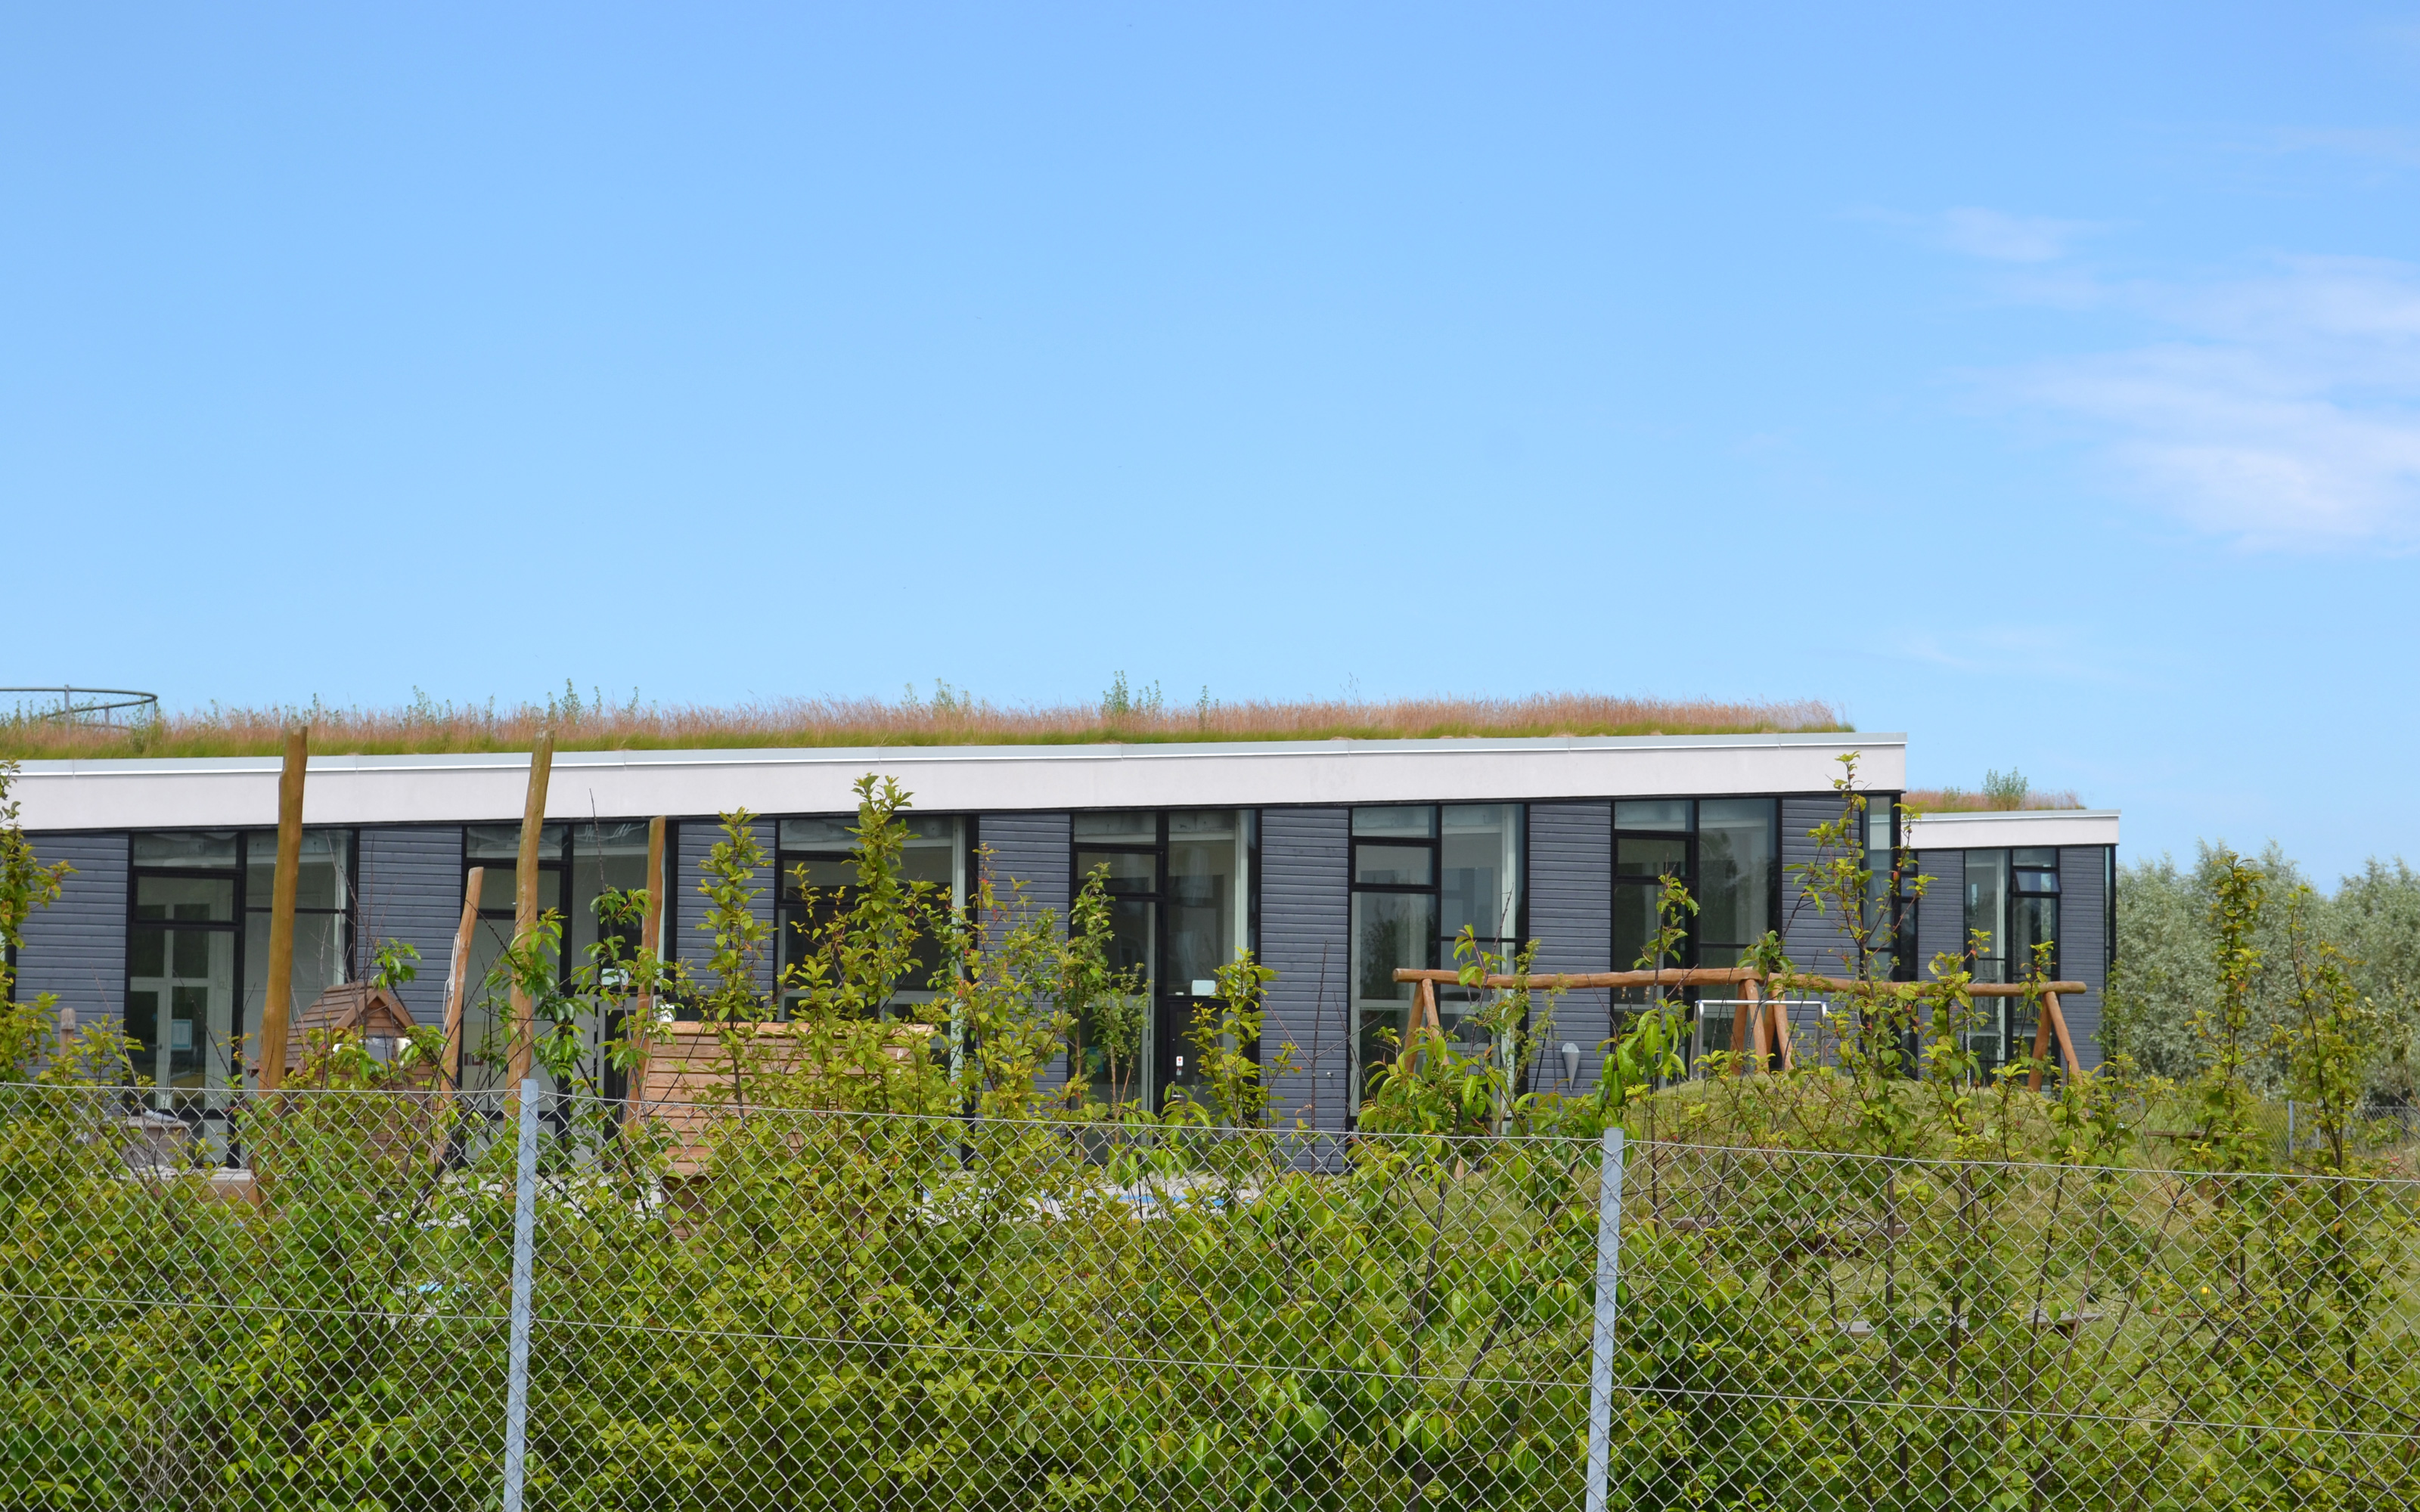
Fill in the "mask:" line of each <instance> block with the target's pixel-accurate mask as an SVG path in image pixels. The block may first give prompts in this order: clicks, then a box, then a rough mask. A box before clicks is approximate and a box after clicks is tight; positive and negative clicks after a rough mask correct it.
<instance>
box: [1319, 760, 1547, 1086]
mask: <svg viewBox="0 0 2420 1512" xmlns="http://www.w3.org/2000/svg"><path fill="white" fill-rule="evenodd" d="M1526 812H1527V810H1524V809H1523V808H1522V807H1521V806H1520V805H1519V804H1505V803H1474V804H1447V805H1444V806H1443V807H1438V806H1435V805H1430V804H1413V805H1398V806H1390V807H1387V808H1369V809H1356V810H1353V838H1352V846H1353V856H1352V868H1353V870H1352V896H1353V903H1352V923H1351V928H1352V932H1353V942H1352V955H1353V961H1352V968H1351V969H1352V980H1353V1013H1354V1044H1355V1057H1356V1059H1355V1064H1356V1067H1357V1072H1356V1079H1355V1084H1354V1085H1355V1086H1356V1087H1358V1088H1361V1089H1362V1095H1365V1096H1366V1095H1367V1090H1368V1072H1369V1068H1370V1067H1371V1066H1373V1065H1374V1064H1376V1063H1377V1062H1378V1061H1379V1060H1380V1059H1382V1058H1384V1057H1388V1056H1389V1055H1392V1054H1394V1053H1396V1050H1397V1048H1398V1047H1399V1046H1400V1045H1401V1043H1402V1037H1403V1035H1404V1031H1405V1030H1406V1029H1407V1028H1408V1027H1409V1026H1410V1023H1411V1005H1412V1001H1413V997H1414V995H1415V991H1416V989H1415V988H1414V987H1413V985H1412V984H1411V983H1409V982H1399V981H1397V980H1395V973H1396V971H1397V970H1399V969H1404V968H1413V969H1418V968H1421V967H1436V966H1440V965H1445V964H1450V960H1451V955H1452V950H1453V942H1454V940H1455V939H1456V938H1457V937H1458V936H1459V935H1460V934H1461V933H1462V931H1463V930H1464V929H1465V928H1466V927H1467V928H1468V929H1469V930H1470V931H1471V932H1472V933H1473V934H1474V935H1476V936H1477V938H1478V940H1479V943H1480V944H1481V946H1482V947H1484V948H1485V949H1488V950H1489V951H1491V952H1493V953H1495V954H1497V955H1506V956H1509V955H1511V954H1512V953H1513V952H1514V951H1516V950H1517V949H1519V948H1520V946H1519V941H1518V935H1519V933H1520V926H1521V903H1522V897H1521V883H1522V877H1521V858H1522V849H1523V847H1522V824H1523V820H1524V817H1525V815H1526ZM1475 1006H1476V1004H1475V999H1474V998H1473V997H1472V995H1467V994H1465V993H1464V992H1463V991H1462V990H1461V989H1459V988H1444V989H1441V990H1440V991H1439V992H1438V994H1437V1013H1438V1016H1439V1018H1441V1019H1443V1020H1444V1021H1445V1022H1446V1023H1447V1025H1448V1026H1449V1027H1451V1026H1454V1025H1456V1024H1458V1023H1459V1021H1461V1020H1463V1019H1465V1018H1466V1017H1468V1015H1469V1013H1470V1011H1471V1010H1472V1009H1473V1008H1474V1007H1475Z"/></svg>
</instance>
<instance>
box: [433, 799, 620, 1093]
mask: <svg viewBox="0 0 2420 1512" xmlns="http://www.w3.org/2000/svg"><path fill="white" fill-rule="evenodd" d="M520 844H521V826H520V825H469V826H468V827H466V828H465V829H464V830H463V832H462V867H463V872H464V876H465V881H466V883H467V880H468V875H469V872H470V869H471V868H473V867H477V868H480V869H481V870H482V872H483V873H484V874H483V875H482V877H481V879H480V882H479V918H478V922H477V924H476V926H475V927H474V928H473V932H472V935H471V959H470V961H469V963H468V964H467V966H466V968H465V973H466V974H465V978H464V980H465V983H466V990H465V992H464V995H463V1005H462V1066H461V1076H462V1085H463V1086H464V1087H467V1088H494V1087H501V1086H503V1085H504V1080H505V1078H506V1077H507V1076H508V1075H509V1074H510V1066H511V1057H512V994H511V990H510V987H509V986H508V985H491V984H490V983H489V973H490V972H492V971H493V970H494V969H495V966H496V964H497V962H498V961H500V960H501V959H502V958H503V956H504V949H505V947H507V946H509V945H510V944H512V939H513V923H514V918H513V915H514V906H515V900H516V898H517V896H518V890H517V884H518V879H519V873H520ZM648 880H649V879H648V876H647V825H646V822H645V821H644V820H604V821H582V822H581V823H579V824H568V825H566V824H554V825H543V826H542V827H540V829H539V830H538V843H537V911H538V912H539V913H540V914H545V913H547V912H549V911H552V912H554V913H555V914H556V915H557V916H558V917H559V918H561V919H562V921H563V935H562V954H561V956H560V958H559V959H558V960H557V961H556V963H555V976H556V982H557V984H558V985H560V986H566V987H567V986H569V985H570V984H571V982H572V980H573V973H575V972H577V971H579V970H580V969H581V968H582V967H583V966H585V965H587V964H588V963H589V959H590V955H589V952H590V950H591V949H592V948H594V947H595V946H596V945H597V943H598V941H599V940H600V939H601V938H602V934H601V933H600V930H599V926H598V922H597V898H598V897H599V896H600V895H602V894H603V893H604V892H605V890H606V889H607V888H609V887H610V888H613V889H614V890H617V891H622V892H635V891H638V890H640V889H642V888H644V887H646V886H647V883H648ZM628 933H635V931H633V932H628ZM660 944H661V942H658V945H659V949H660ZM639 945H640V942H639V941H638V940H637V939H635V938H631V937H628V934H626V935H625V936H624V937H623V938H622V943H621V945H619V946H618V947H617V948H616V949H615V951H614V954H615V955H616V956H617V957H627V956H628V955H630V954H631V953H632V952H634V951H635V950H637V949H638V948H639ZM421 969H422V970H424V971H426V970H427V969H429V964H428V963H427V962H423V963H421ZM439 969H440V970H441V971H442V964H441V965H440V967H439ZM614 1030H615V1026H613V1025H608V1024H603V1023H599V1022H597V1021H596V1020H594V1019H583V1020H582V1022H581V1024H580V1026H579V1031H580V1044H581V1054H580V1057H579V1060H578V1063H577V1069H576V1071H575V1072H574V1074H576V1075H578V1076H580V1077H582V1078H584V1079H585V1080H587V1081H589V1082H591V1083H593V1084H595V1085H597V1086H598V1087H601V1088H605V1089H606V1090H608V1091H609V1092H611V1091H613V1090H614V1089H615V1088H618V1087H619V1085H620V1082H619V1079H618V1076H617V1074H616V1073H615V1072H613V1068H612V1067H611V1065H610V1064H609V1062H608V1057H607V1056H606V1053H605V1045H606V1041H608V1040H609V1039H610V1038H612V1036H613V1032H614Z"/></svg>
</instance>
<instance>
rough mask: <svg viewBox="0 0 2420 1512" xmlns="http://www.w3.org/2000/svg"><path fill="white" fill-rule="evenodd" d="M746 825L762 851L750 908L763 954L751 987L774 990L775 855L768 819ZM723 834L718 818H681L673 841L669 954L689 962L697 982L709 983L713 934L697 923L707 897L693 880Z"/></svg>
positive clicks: (777, 885)
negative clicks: (761, 929) (760, 926)
mask: <svg viewBox="0 0 2420 1512" xmlns="http://www.w3.org/2000/svg"><path fill="white" fill-rule="evenodd" d="M749 829H750V831H751V832H752V833H753V834H754V835H755V837H756V843H757V845H758V846H760V847H762V848H763V850H764V852H765V862H764V864H763V865H762V866H760V867H758V868H757V869H756V879H755V881H754V883H753V884H752V886H753V887H755V889H756V897H755V899H754V901H753V902H752V903H751V904H750V907H749V912H751V913H752V914H753V915H755V916H756V918H758V919H760V920H762V921H763V922H764V925H765V941H766V945H765V954H764V957H763V959H762V960H761V961H760V962H759V964H758V965H757V969H756V990H757V991H758V992H760V993H769V992H771V991H772V990H773V973H774V971H775V969H776V962H777V961H778V960H779V959H780V955H781V949H780V942H779V941H777V940H775V939H774V937H773V925H774V913H773V905H774V903H776V902H777V901H778V900H779V899H780V897H781V892H782V879H781V877H780V875H779V874H778V872H777V871H776V863H775V860H774V855H775V852H774V844H775V834H774V827H773V821H771V820H769V819H759V820H756V821H754V822H753V823H752V824H751V825H749ZM722 838H723V836H722V824H721V821H720V820H715V819H684V820H682V821H681V822H680V825H679V830H678V834H677V838H676V839H675V841H672V851H673V856H674V862H673V877H672V909H673V918H672V933H673V949H672V955H673V959H674V960H675V961H680V962H684V963H686V964H688V966H689V969H690V974H691V975H692V976H694V977H695V978H697V980H698V981H699V982H700V984H701V985H708V984H711V983H712V982H713V980H715V979H714V976H713V973H712V971H711V970H710V969H709V968H710V966H711V964H712V962H713V960H714V935H713V933H712V932H710V931H707V930H704V929H701V928H699V927H698V926H699V925H701V924H703V923H704V922H705V921H706V900H705V899H704V898H703V897H701V896H699V894H698V890H697V885H698V883H699V882H700V881H702V880H704V875H705V874H704V873H703V872H700V871H699V870H698V868H699V867H700V866H701V865H703V864H704V863H705V861H706V856H708V855H710V854H712V852H713V850H714V847H715V846H716V845H717V844H718V843H719V842H721V840H722Z"/></svg>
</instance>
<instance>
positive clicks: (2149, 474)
mask: <svg viewBox="0 0 2420 1512" xmlns="http://www.w3.org/2000/svg"><path fill="white" fill-rule="evenodd" d="M2115 299H2116V301H2117V302H2118V303H2120V304H2124V305H2131V306H2132V307H2133V308H2134V309H2136V310H2137V311H2139V312H2140V313H2142V314H2144V315H2146V316H2150V317H2152V318H2153V319H2155V320H2157V321H2159V322H2160V323H2162V324H2164V325H2165V326H2167V327H2168V328H2170V332H2171V335H2170V338H2169V339H2167V340H2164V341H2161V342H2158V343H2155V344H2152V345H2149V346H2145V347H2136V348H2133V349H2131V350H2125V351H2116V352H2107V353H2102V354H2098V355H2094V356H2088V357H2080V358H2072V359H2065V360H2060V361H2054V362H2048V363H2039V364H2036V365H2034V366H2031V367H2028V368H2024V369H2022V370H2019V371H2016V372H2012V373H2008V374H2004V375H2002V378H2003V381H2004V382H2005V383H2006V384H2007V386H2008V390H2009V393H2011V394H2013V395H2014V396H2015V397H2017V398H2018V399H2019V400H2021V401H2022V402H2024V403H2026V404H2029V405H2032V406H2038V407H2040V408H2042V409H2048V410H2052V411H2055V412H2058V413H2061V414H2065V415H2068V416H2071V417H2074V418H2076V419H2079V420H2082V421H2084V422H2086V423H2087V424H2090V425H2092V426H2093V427H2094V428H2095V429H2096V430H2098V431H2099V432H2100V435H2101V440H2100V445H2101V447H2102V457H2103V459H2104V460H2105V461H2106V463H2107V464H2108V465H2109V466H2110V467H2111V468H2112V469H2113V471H2115V472H2116V473H2117V475H2118V478H2119V479H2120V481H2121V482H2122V483H2123V484H2125V485H2126V486H2129V487H2131V488H2132V489H2133V490H2134V491H2136V492H2139V493H2141V494H2143V495H2145V496H2147V497H2148V498H2149V499H2151V500H2153V501H2156V502H2158V503H2159V504H2161V505H2163V506H2164V507H2165V508H2167V509H2169V510H2171V511H2173V512H2174V513H2175V514H2177V515H2178V516H2179V517H2182V518H2183V519H2185V520H2187V521H2188V522H2190V523H2192V524H2194V525H2195V526H2196V527H2198V528H2200V529H2203V530H2207V531H2211V532H2218V533H2221V534H2225V535H2229V536H2232V537H2234V538H2236V539H2238V540H2240V541H2241V542H2242V543H2243V544H2245V545H2247V546H2252V547H2257V548H2296V549H2332V548H2346V547H2351V546H2357V545H2369V546H2377V547H2383V548H2390V549H2397V550H2403V549H2411V548H2414V547H2420V269H2414V268H2412V267H2411V266H2409V265H2407V264H2402V263H2390V262H2381V261H2375V260H2368V259H2352V258H2302V259H2294V260H2288V261H2282V262H2279V263H2277V264H2275V265H2273V270H2271V271H2269V272H2266V273H2263V274H2260V275H2257V276H2254V277H2249V278H2243V279H2238V280H2234V281H2230V282H2226V283H2220V284H2215V285H2198V286H2186V285H2164V286H2160V285H2137V286H2134V287H2132V288H2128V289H2124V290H2120V291H2116V293H2115Z"/></svg>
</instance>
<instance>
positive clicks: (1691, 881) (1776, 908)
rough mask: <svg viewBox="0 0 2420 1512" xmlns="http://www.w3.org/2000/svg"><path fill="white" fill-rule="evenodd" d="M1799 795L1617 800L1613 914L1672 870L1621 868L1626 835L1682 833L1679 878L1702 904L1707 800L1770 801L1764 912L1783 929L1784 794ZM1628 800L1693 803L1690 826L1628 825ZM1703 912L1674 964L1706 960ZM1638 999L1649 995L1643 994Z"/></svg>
mask: <svg viewBox="0 0 2420 1512" xmlns="http://www.w3.org/2000/svg"><path fill="white" fill-rule="evenodd" d="M1792 796H1797V795H1792V794H1784V793H1716V794H1711V795H1707V794H1678V793H1675V794H1642V795H1628V796H1624V797H1620V798H1616V799H1614V800H1612V803H1613V809H1612V819H1613V844H1612V847H1611V854H1610V856H1609V857H1608V861H1607V864H1608V866H1609V867H1610V869H1611V874H1612V887H1613V889H1614V891H1613V898H1614V900H1615V902H1614V910H1613V917H1614V918H1616V919H1619V918H1621V889H1623V888H1625V887H1627V888H1634V889H1637V888H1643V889H1648V890H1660V889H1661V887H1663V877H1664V876H1665V875H1668V873H1658V874H1657V875H1655V876H1652V877H1651V876H1633V875H1626V874H1624V873H1623V872H1622V870H1621V842H1622V841H1624V840H1640V841H1651V840H1652V841H1669V840H1672V839H1674V838H1676V837H1678V838H1681V839H1682V840H1683V856H1684V857H1685V861H1684V864H1685V867H1686V870H1687V874H1686V875H1684V876H1683V877H1681V878H1680V879H1679V880H1680V882H1681V885H1682V886H1683V887H1687V888H1688V889H1689V896H1690V897H1691V898H1692V899H1696V900H1697V901H1698V902H1699V903H1700V904H1702V903H1704V899H1703V898H1702V897H1700V896H1699V883H1700V878H1701V877H1702V875H1703V872H1704V856H1703V854H1702V852H1701V848H1700V847H1701V843H1702V842H1701V841H1700V838H1699V837H1700V835H1701V833H1702V830H1701V828H1700V825H1699V804H1701V803H1703V802H1705V801H1707V800H1708V799H1709V798H1712V799H1714V800H1715V801H1720V802H1730V801H1733V800H1742V799H1746V800H1754V801H1757V802H1762V803H1770V804H1772V805H1773V818H1772V820H1771V823H1770V826H1769V828H1768V829H1767V830H1766V836H1765V838H1766V841H1767V843H1768V844H1769V845H1770V846H1771V847H1772V856H1773V872H1772V875H1771V876H1770V877H1768V878H1767V879H1766V881H1765V899H1764V904H1765V915H1764V917H1765V918H1766V919H1767V920H1768V923H1767V925H1766V927H1767V928H1769V929H1774V930H1778V929H1780V928H1781V927H1782V925H1783V923H1784V922H1785V915H1784V914H1783V912H1782V896H1783V879H1784V875H1785V873H1786V872H1787V871H1788V867H1787V865H1786V863H1785V861H1784V859H1783V856H1782V832H1781V807H1782V802H1783V800H1784V799H1786V798H1789V797H1792ZM1625 803H1682V804H1686V805H1687V806H1688V820H1687V826H1686V827H1685V828H1684V829H1638V828H1631V829H1624V828H1622V827H1621V805H1622V804H1625ZM1861 843H1862V841H1861ZM1701 917H1702V916H1701V915H1696V914H1693V915H1691V916H1690V918H1689V919H1688V933H1686V934H1685V935H1683V938H1682V941H1681V948H1680V951H1679V954H1678V958H1677V959H1676V960H1674V961H1672V962H1670V963H1668V964H1670V965H1673V966H1681V967H1691V966H1697V965H1699V964H1703V951H1704V948H1705V946H1706V945H1707V943H1708V942H1707V941H1706V939H1705V937H1704V933H1703V931H1702V930H1701V928H1700V926H1699V919H1700V918H1701ZM1713 943H1714V944H1715V945H1717V946H1719V947H1721V948H1723V949H1745V948H1746V947H1748V946H1751V945H1754V944H1755V943H1756V942H1755V941H1754V940H1740V941H1731V940H1721V941H1715V942H1713ZM1636 964H1637V963H1636V962H1635V961H1615V962H1613V963H1611V965H1612V968H1613V969H1614V970H1616V971H1628V970H1631V969H1632V968H1633V967H1634V966H1635V965H1636ZM1722 964H1725V965H1729V964H1732V963H1730V962H1724V963H1722ZM1623 996H1625V997H1629V996H1632V995H1630V994H1627V993H1625V994H1624V995H1623ZM1634 1000H1643V996H1642V997H1641V998H1638V999H1634Z"/></svg>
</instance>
